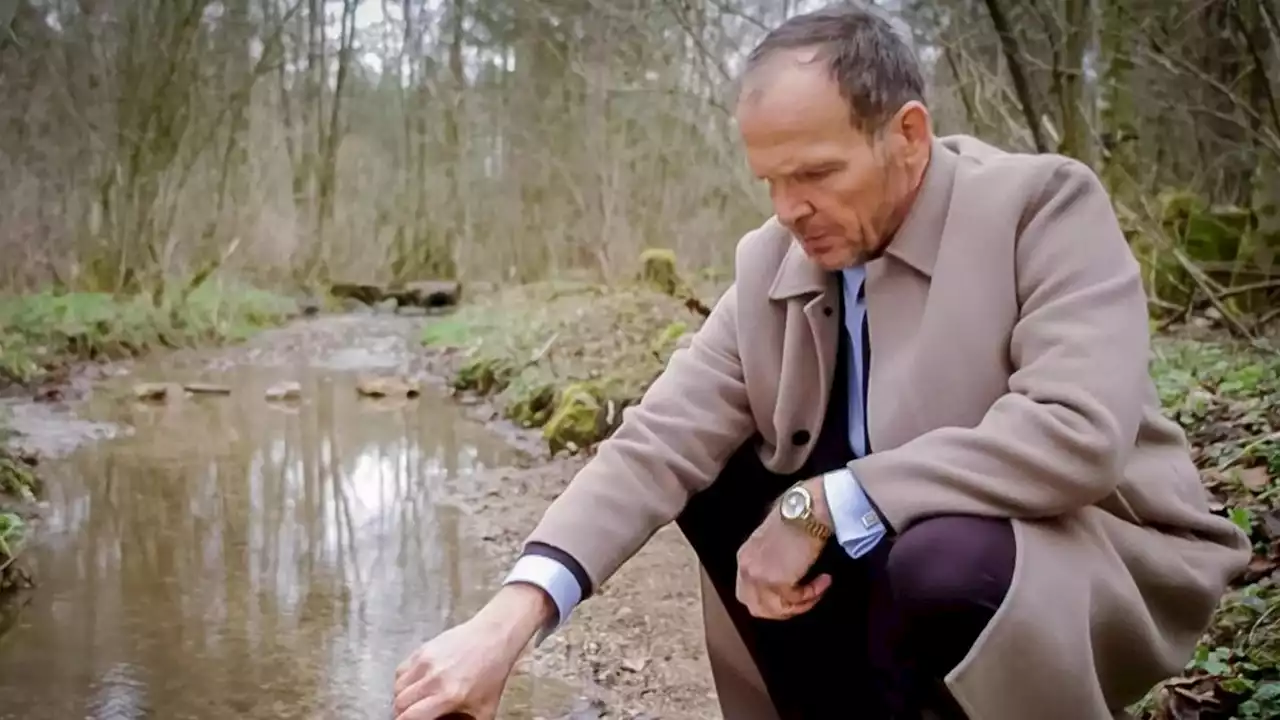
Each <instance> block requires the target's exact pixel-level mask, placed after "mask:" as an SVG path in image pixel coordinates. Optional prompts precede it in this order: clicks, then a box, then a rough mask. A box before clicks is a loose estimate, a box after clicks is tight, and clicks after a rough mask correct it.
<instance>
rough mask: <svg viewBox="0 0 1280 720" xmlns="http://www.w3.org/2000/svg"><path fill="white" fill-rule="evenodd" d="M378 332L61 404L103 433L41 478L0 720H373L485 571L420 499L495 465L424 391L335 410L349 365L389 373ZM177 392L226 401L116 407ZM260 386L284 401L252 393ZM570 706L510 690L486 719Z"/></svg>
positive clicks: (471, 430) (187, 371) (285, 341)
mask: <svg viewBox="0 0 1280 720" xmlns="http://www.w3.org/2000/svg"><path fill="white" fill-rule="evenodd" d="M381 322H383V323H384V324H385V322H386V321H381ZM402 322H403V321H397V323H402ZM397 323H391V324H390V325H386V326H385V327H382V328H381V330H378V328H377V327H375V328H373V329H372V330H371V329H370V328H368V327H365V326H366V325H370V324H372V325H375V326H376V323H372V322H370V323H363V322H356V323H346V324H341V325H340V326H339V329H340V332H337V333H335V334H334V335H333V336H332V337H326V336H325V334H324V333H302V334H301V335H300V336H295V335H287V336H285V335H282V336H281V338H282V339H279V341H278V342H277V343H276V345H277V347H271V346H270V344H269V343H268V344H262V343H260V344H259V345H258V346H257V349H249V350H246V351H243V352H240V353H239V354H234V353H232V354H227V353H222V354H220V355H218V356H209V357H202V356H200V355H199V354H196V355H194V356H188V357H187V359H186V361H185V363H183V362H178V361H175V360H169V361H166V362H165V363H164V364H153V365H143V366H140V367H138V368H136V369H135V370H134V371H133V372H132V373H131V374H130V376H129V377H123V378H117V379H115V380H113V381H111V382H108V383H107V384H106V385H105V386H104V387H103V388H102V389H101V390H100V391H98V392H95V393H94V394H93V396H92V397H91V399H90V400H88V401H87V402H85V403H82V404H81V405H79V406H77V407H75V408H74V411H75V414H76V415H77V416H78V418H79V420H78V422H79V423H81V425H82V426H83V424H84V422H85V421H89V422H103V423H110V424H114V425H115V426H116V427H117V428H119V429H120V430H121V431H120V432H117V433H116V437H112V438H108V439H99V440H96V441H92V442H90V443H88V444H84V445H82V446H80V447H79V448H78V449H76V450H74V451H73V452H71V453H70V454H68V455H66V456H65V457H61V458H58V459H55V460H51V461H48V462H46V463H44V464H43V466H42V473H43V476H44V478H45V480H46V483H47V498H46V499H47V501H48V508H47V513H46V515H47V517H46V519H45V520H44V523H43V527H42V528H41V530H40V532H39V536H38V541H37V543H36V544H35V545H34V546H33V547H32V549H31V551H30V552H31V557H30V559H31V561H32V565H33V569H34V571H35V576H36V578H37V579H38V582H39V585H38V587H37V588H36V590H35V591H33V592H32V593H31V594H30V595H29V597H27V598H25V600H24V604H23V606H22V607H21V609H20V610H19V612H18V613H17V615H16V619H15V620H14V621H13V627H12V629H11V630H10V631H9V632H8V633H6V634H5V635H4V636H3V637H2V638H0V718H3V719H5V720H8V719H10V718H12V719H15V720H16V719H18V718H22V719H23V720H71V719H78V718H88V719H92V720H107V719H111V720H117V719H119V720H132V719H135V718H160V719H164V720H182V719H185V718H200V719H202V720H204V719H208V720H220V719H222V718H241V719H255V720H256V719H258V718H272V719H276V718H304V717H305V718H342V719H344V720H348V719H350V720H362V719H364V718H379V719H384V718H389V717H390V716H391V712H390V698H391V692H390V688H391V684H392V681H393V675H394V670H395V667H396V665H398V664H399V663H400V661H401V660H402V659H403V658H404V657H405V656H406V655H407V654H408V653H409V652H410V651H412V649H413V648H414V647H416V646H417V645H418V644H419V643H420V642H421V641H422V640H423V639H425V638H427V637H430V636H431V635H433V634H435V633H437V632H439V631H440V630H441V629H442V628H443V627H445V626H446V625H448V624H451V623H453V622H456V621H458V620H459V619H462V618H464V617H465V616H466V615H467V614H469V613H470V612H471V611H473V610H474V609H475V608H476V607H477V606H478V604H479V603H480V602H483V600H484V598H485V597H486V596H487V594H488V592H489V591H490V589H491V588H492V586H493V584H494V583H495V582H496V581H497V580H498V579H500V577H501V573H502V572H503V570H504V569H505V568H501V567H496V566H494V565H493V564H492V563H490V562H487V561H486V560H485V559H484V556H483V554H482V553H481V552H479V551H478V550H477V549H476V548H474V547H469V546H468V544H467V542H465V540H464V532H463V531H462V527H461V525H462V524H463V523H465V516H462V515H461V514H460V513H459V511H458V510H457V509H456V508H452V507H450V506H448V505H445V504H442V503H441V502H439V500H438V498H439V497H440V496H441V495H442V494H443V493H444V492H445V491H446V490H447V488H448V487H449V486H450V484H452V483H465V482H466V481H467V479H468V477H470V476H471V475H472V474H474V473H477V472H480V471H483V470H484V469H485V468H489V467H495V466H501V465H505V464H508V463H510V462H512V461H513V459H514V458H513V456H512V451H511V450H510V448H509V446H507V445H506V444H504V443H503V442H502V440H501V439H500V438H497V437H496V436H491V435H490V434H489V433H487V432H486V431H485V430H484V429H483V428H482V427H479V426H477V425H475V424H473V423H470V422H467V421H465V420H463V419H461V416H460V414H459V413H458V411H457V410H456V408H455V407H454V406H453V405H452V404H450V403H449V402H448V401H447V400H446V399H444V398H443V397H440V396H438V395H437V394H436V393H434V392H433V391H432V390H431V389H430V388H429V387H428V388H425V389H424V394H423V396H422V397H420V398H417V399H414V400H401V401H399V402H388V401H371V400H367V399H361V398H359V397H357V394H356V392H355V389H354V382H355V378H356V373H357V372H359V371H362V370H369V369H372V368H378V367H382V368H392V367H396V366H397V365H398V364H400V363H402V361H403V356H404V353H405V352H406V347H407V346H406V345H405V342H404V337H402V336H401V335H398V334H397V332H398V331H402V330H405V329H406V328H407V327H409V326H405V325H403V324H397ZM393 331H394V332H393ZM281 332H282V333H283V332H285V331H281ZM195 379H199V380H201V381H206V382H218V383H224V384H227V385H230V386H231V387H232V388H233V392H232V394H231V395H230V396H193V397H189V398H186V399H183V400H177V401H174V402H167V403H150V404H143V403H139V402H137V401H135V400H134V399H133V398H132V397H131V396H130V395H129V387H130V385H131V383H132V382H134V381H138V380H178V381H183V380H195ZM279 380H295V381H297V382H299V383H300V384H301V386H302V398H303V399H302V400H301V401H295V402H288V403H272V402H268V401H267V400H265V399H264V392H265V389H266V388H267V387H268V386H270V385H271V384H272V383H274V382H277V381H279ZM28 415H29V416H32V417H33V416H35V415H38V413H28ZM28 419H29V420H30V417H29V418H28ZM41 422H45V423H50V426H49V427H46V428H45V429H44V431H45V432H50V429H51V428H55V427H56V426H57V421H56V419H55V420H50V419H48V418H44V419H43V420H41ZM19 425H20V426H21V423H19ZM28 425H30V422H29V423H28ZM93 427H99V428H100V427H103V426H93ZM101 434H102V433H99V435H101ZM37 440H38V438H37ZM572 697H573V694H572V693H571V692H570V690H569V689H568V688H566V687H564V686H562V685H559V684H557V683H554V682H551V681H539V680H531V679H529V678H519V679H517V680H516V681H514V682H513V684H512V686H511V687H510V689H509V691H508V697H507V700H506V702H505V706H506V708H507V709H506V710H505V711H504V717H508V718H532V717H554V716H557V715H561V714H563V713H564V712H565V711H566V710H567V707H568V705H569V702H570V700H571V699H572Z"/></svg>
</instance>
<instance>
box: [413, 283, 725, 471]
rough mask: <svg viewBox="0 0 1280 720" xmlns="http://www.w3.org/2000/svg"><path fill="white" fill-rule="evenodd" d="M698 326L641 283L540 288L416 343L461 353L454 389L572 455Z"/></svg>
mask: <svg viewBox="0 0 1280 720" xmlns="http://www.w3.org/2000/svg"><path fill="white" fill-rule="evenodd" d="M701 322H702V318H701V317H700V316H698V315H697V314H696V313H692V312H690V311H689V310H688V309H686V303H685V302H684V301H683V300H682V299H680V298H674V297H671V296H670V295H668V294H666V293H665V292H663V291H662V290H661V289H659V288H655V287H652V286H650V285H649V284H648V283H647V282H641V283H638V284H635V285H628V286H625V287H619V288H614V289H607V288H604V287H602V286H598V285H592V284H587V283H545V284H538V285H528V286H521V287H517V288H512V289H510V290H507V291H505V292H503V293H501V294H499V295H497V296H495V297H493V298H491V299H489V300H488V301H487V302H485V303H483V304H479V305H469V306H466V307H464V308H462V309H461V310H459V311H458V312H457V313H456V314H454V315H453V316H451V317H449V318H446V319H442V320H439V321H436V322H434V323H432V324H430V325H428V327H427V329H426V331H425V335H424V337H423V341H424V343H426V344H427V345H430V346H435V347H442V346H451V347H459V348H463V349H464V350H465V352H464V353H463V354H462V357H461V359H460V361H459V362H458V364H457V366H456V368H455V369H454V374H453V377H452V384H453V387H454V388H455V389H456V390H459V391H467V392H475V393H477V394H480V395H486V396H494V397H495V398H496V400H497V401H498V403H497V404H498V405H499V406H500V407H501V408H502V410H503V413H504V415H505V416H506V417H508V418H510V419H511V420H513V421H515V422H517V423H519V424H520V425H522V426H524V427H528V428H541V429H542V431H543V436H544V438H545V439H546V441H547V444H548V447H549V448H550V449H551V450H552V451H553V452H558V451H560V450H569V451H570V452H577V451H582V450H586V449H588V448H590V447H591V446H592V445H594V444H596V443H598V442H599V441H600V440H601V439H603V438H604V437H606V436H607V435H608V434H609V433H610V432H612V430H613V429H614V428H616V427H617V425H618V422H619V421H620V419H621V415H622V410H623V408H625V407H626V406H628V405H630V404H632V403H634V402H635V401H636V400H637V399H638V398H639V397H640V396H641V395H642V394H643V392H644V390H645V389H646V388H647V387H648V386H649V383H650V382H652V381H653V379H654V378H655V377H656V376H657V375H658V373H659V372H660V371H661V370H662V368H663V366H664V365H665V364H666V362H667V360H668V358H670V356H671V353H672V352H673V351H674V350H675V348H676V347H677V344H678V342H679V340H680V338H681V337H682V336H684V334H685V333H686V332H688V331H690V330H694V329H696V328H697V327H698V326H699V325H700V324H701Z"/></svg>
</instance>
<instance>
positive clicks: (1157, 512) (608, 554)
mask: <svg viewBox="0 0 1280 720" xmlns="http://www.w3.org/2000/svg"><path fill="white" fill-rule="evenodd" d="M838 293H839V288H838V285H837V280H836V278H835V276H834V275H832V274H830V273H826V272H823V271H822V270H821V269H820V268H819V267H817V266H816V265H815V264H813V263H812V262H811V261H810V260H809V259H808V258H807V257H806V256H805V254H804V253H803V251H802V250H801V248H800V247H799V246H798V245H797V244H796V243H795V242H794V241H793V239H792V237H791V236H790V234H789V233H788V232H787V231H786V230H785V229H784V228H783V227H782V226H781V225H780V224H778V223H777V221H776V220H775V219H770V220H769V221H768V222H766V223H765V224H764V225H763V226H761V227H760V228H759V229H757V230H755V231H753V232H751V233H749V234H747V235H746V236H745V237H744V238H742V239H741V241H740V242H739V244H738V247H737V252H736V268H735V282H734V284H733V285H732V286H731V287H730V289H729V290H728V291H727V292H726V293H725V294H724V295H723V296H722V297H721V299H720V300H719V302H718V303H717V305H716V307H715V308H714V311H713V312H712V314H711V316H710V317H709V318H708V319H707V321H706V322H705V323H704V325H703V327H702V328H701V329H700V330H699V332H698V333H697V334H696V335H695V336H694V338H693V340H692V342H691V344H690V346H689V347H688V348H687V349H684V350H680V351H677V352H676V353H675V354H674V355H673V356H672V358H671V360H670V362H669V364H668V367H667V368H666V370H665V372H663V374H662V375H661V377H660V378H658V379H657V380H656V381H655V383H654V384H653V385H652V386H651V387H650V389H649V391H648V392H647V393H646V395H645V397H644V398H643V400H642V401H641V402H640V403H638V404H637V405H636V406H635V407H633V408H631V409H630V410H628V411H627V414H626V416H625V419H624V421H623V423H622V425H621V427H620V428H619V429H618V430H617V431H616V433H615V434H614V435H613V436H612V437H611V438H610V439H609V440H607V441H606V442H604V443H602V444H601V445H600V447H599V449H598V453H597V454H596V456H595V457H594V458H592V460H591V461H590V462H589V463H588V464H587V465H586V466H585V467H584V468H583V469H582V470H581V472H580V473H579V474H578V475H577V476H576V477H575V478H574V479H573V480H572V481H571V482H570V483H569V485H568V487H567V488H566V489H565V491H564V492H563V493H562V494H561V495H560V497H559V498H558V499H556V500H555V501H554V502H553V503H552V504H551V506H550V507H549V509H548V510H547V512H546V514H545V516H544V517H543V519H542V521H541V522H540V524H539V525H538V526H537V527H536V528H535V530H534V532H533V533H532V536H531V538H530V539H532V540H537V541H541V542H545V543H549V544H551V545H554V546H556V547H559V548H560V549H562V550H564V551H566V552H568V553H569V554H570V555H572V556H573V557H574V558H576V559H577V560H578V561H579V562H580V563H581V564H582V565H583V567H584V569H585V570H586V571H587V573H588V574H589V575H590V576H591V578H592V580H593V581H594V583H596V584H597V586H598V585H599V584H601V583H604V582H605V581H606V580H608V579H609V577H610V576H611V575H613V573H614V572H615V571H616V570H617V569H618V568H619V566H620V565H621V564H622V563H624V562H625V561H626V560H627V559H628V558H630V557H631V556H632V554H633V553H635V552H636V551H637V550H638V549H639V548H640V547H641V545H643V544H644V543H645V542H646V541H647V540H648V539H649V537H650V536H651V535H652V534H653V533H654V532H655V531H656V530H657V529H658V528H659V527H661V526H663V525H664V524H667V523H669V522H671V521H672V520H673V519H674V518H675V517H676V515H677V514H678V513H679V512H680V511H681V509H682V508H683V507H684V505H685V502H686V501H687V499H688V498H689V497H690V495H691V494H693V493H696V492H698V491H699V490H701V489H703V488H706V487H707V486H708V485H709V484H710V483H711V482H712V481H713V480H714V479H715V478H716V477H717V474H718V472H719V470H720V469H721V468H722V467H723V465H724V464H725V462H726V461H727V459H728V457H729V456H730V454H731V453H732V452H733V451H734V450H735V449H736V448H737V447H738V446H740V445H741V443H743V442H744V441H746V440H748V439H749V438H750V437H752V436H753V435H754V434H756V433H759V435H760V436H761V437H762V438H763V442H762V444H760V446H759V454H760V457H761V458H762V460H763V462H764V463H765V465H766V466H767V467H768V468H769V469H770V470H772V471H774V472H778V473H789V472H795V471H796V470H797V469H798V468H799V467H800V466H801V464H802V463H803V462H804V460H805V458H806V457H807V455H808V453H809V452H810V451H811V444H810V445H805V446H801V447H797V446H796V445H794V444H793V443H792V436H793V434H795V433H796V432H797V431H799V430H806V431H808V437H809V438H817V437H818V434H819V429H820V427H819V426H820V424H821V422H822V420H823V414H824V412H823V411H824V407H825V401H826V398H827V394H828V388H829V387H830V386H831V382H832V372H833V368H834V365H835V358H836V343H837V338H838V337H839V327H838V322H839V313H832V314H830V315H828V314H826V313H824V312H823V309H824V308H825V307H828V306H831V305H833V304H834V303H836V302H838ZM866 299H867V304H868V313H869V323H870V324H869V329H870V338H871V366H870V378H869V392H868V400H867V403H868V420H869V423H870V428H869V432H870V438H871V446H872V448H873V450H874V452H873V453H872V454H870V455H868V456H866V457H864V458H860V459H857V460H854V461H853V462H852V463H850V467H851V468H852V470H853V472H854V473H855V475H856V476H857V478H858V479H859V480H860V481H861V483H862V484H863V486H864V487H865V488H866V490H867V492H868V493H869V495H870V496H871V497H872V498H873V499H874V501H875V503H876V504H877V506H878V507H879V508H880V509H881V511H882V512H883V513H884V514H885V516H886V518H887V519H888V520H889V522H890V523H891V524H892V525H893V527H895V528H896V529H897V530H898V531H904V530H908V529H909V528H910V527H911V526H912V524H913V523H916V522H918V521H919V520H922V519H924V518H928V517H930V516H933V515H938V514H957V513H967V514H977V515H988V516H998V517H1008V518H1012V519H1013V524H1014V529H1015V538H1016V541H1017V555H1016V557H1017V560H1016V567H1015V571H1014V577H1013V584H1012V587H1011V588H1010V591H1009V593H1008V595H1007V597H1006V599H1005V601H1004V604H1003V605H1002V606H1001V607H1000V609H999V611H998V613H997V614H996V616H995V618H994V619H993V620H992V621H991V623H990V624H989V626H988V627H987V628H986V630H985V632H984V633H983V634H982V635H981V636H980V638H979V639H978V641H977V643H976V644H975V645H974V647H973V648H972V650H971V651H970V652H969V654H968V656H967V657H966V658H965V659H964V660H963V661H962V662H961V663H960V665H959V666H958V667H956V668H955V669H954V670H953V671H952V672H951V673H950V674H949V675H948V676H947V678H946V683H947V685H948V687H949V688H950V690H951V692H952V693H953V695H954V696H955V697H956V699H957V700H958V701H959V703H960V704H961V706H963V707H964V709H965V710H966V711H967V713H968V715H969V717H970V718H973V719H974V720H1028V719H1030V718H1034V719H1035V720H1094V719H1097V720H1102V719H1104V718H1111V717H1112V716H1113V715H1115V714H1118V713H1119V712H1120V711H1121V710H1122V709H1123V708H1124V707H1125V706H1126V705H1128V704H1130V703H1132V702H1134V701H1136V700H1138V699H1140V698H1141V697H1142V695H1143V694H1144V693H1145V692H1146V691H1147V690H1148V689H1150V687H1151V686H1152V685H1153V684H1155V683H1157V682H1158V681H1160V680H1161V679H1163V678H1165V677H1168V676H1171V675H1176V674H1177V673H1179V672H1180V671H1181V670H1182V668H1183V667H1184V665H1185V664H1186V662H1187V661H1188V660H1189V659H1190V656H1191V653H1192V651H1193V649H1194V647H1195V644H1196V642H1197V639H1198V637H1199V636H1200V635H1201V634H1202V632H1203V631H1204V630H1205V629H1206V627H1207V625H1208V623H1209V620H1210V616H1211V613H1212V612H1213V610H1214V607H1215V605H1216V604H1217V603H1218V601H1219V599H1220V597H1221V596H1222V594H1223V593H1224V591H1225V588H1226V585H1227V584H1228V582H1229V581H1230V580H1231V579H1232V578H1233V576H1235V575H1236V574H1237V573H1239V572H1241V571H1242V570H1243V569H1244V567H1245V565H1246V563H1247V562H1248V559H1249V543H1248V541H1247V539H1246V538H1245V536H1244V535H1243V533H1241V532H1240V531H1239V530H1238V529H1237V528H1236V527H1235V526H1234V525H1233V524H1232V523H1230V522H1229V521H1227V520H1225V519H1222V518H1219V517H1217V516H1215V515H1212V514H1211V513H1210V511H1209V508H1208V502H1207V497H1206V493H1205V491H1204V489H1203V487H1202V485H1201V483H1200V479H1199V477H1198V474H1197V472H1196V469H1195V467H1194V466H1193V464H1192V462H1191V460H1190V456H1189V452H1188V446H1187V442H1186V439H1185V437H1184V435H1183V434H1182V432H1181V430H1180V429H1179V428H1178V427H1177V426H1176V425H1175V424H1173V423H1172V422H1170V421H1169V420H1167V419H1165V418H1164V417H1162V415H1161V412H1160V408H1159V404H1158V399H1157V396H1156V392H1155V388H1154V384H1153V382H1152V380H1151V378H1150V376H1149V374H1148V361H1149V329H1148V316H1147V309H1146V295H1145V293H1144V290H1143V286H1142V283H1141V281H1140V277H1139V268H1138V265H1137V263H1136V261H1135V259H1134V257H1133V255H1132V254H1131V252H1130V250H1129V248H1128V246H1127V244H1126V242H1125V238H1124V237H1123V235H1122V233H1121V230H1120V227H1119V225H1118V223H1117V220H1116V218H1115V215H1114V214H1113V210H1112V206H1111V203H1110V200H1109V198H1108V195H1107V193H1106V192H1105V190H1104V188H1103V187H1102V185H1101V184H1100V183H1099V181H1098V179H1097V178H1096V176H1095V175H1094V174H1093V173H1092V172H1091V171H1090V170H1089V169H1088V168H1087V167H1086V166H1084V165H1082V164H1080V163H1077V162H1075V161H1073V160H1070V159H1067V158H1063V157H1060V156H1054V155H1025V154H1012V153H1005V152H1002V151H999V150H997V149H995V148H992V147H990V146H988V145H986V144H983V143H981V142H980V141H978V140H975V139H972V138H968V137H963V136H955V137H946V138H939V139H936V140H935V141H934V144H933V150H932V157H931V160H930V164H929V169H928V170H927V172H926V174H925V178H924V181H923V186H922V188H921V191H920V193H919V194H918V196H917V198H916V200H915V202H914V204H913V206H912V209H911V211H910V213H909V215H908V217H907V219H906V221H905V222H904V224H903V225H902V227H901V229H900V230H899V231H898V232H897V234H896V236H895V237H894V239H893V240H892V242H891V243H890V245H889V246H888V249H887V251H886V253H885V254H884V255H883V256H882V257H881V258H879V259H877V260H875V261H872V262H871V263H869V265H868V266H867V292H866ZM703 604H704V611H705V620H706V627H707V647H708V653H709V655H710V658H711V663H712V668H713V672H714V675H715V679H716V685H717V691H718V694H719V697H720V701H721V704H722V707H723V709H724V712H725V717H726V718H728V720H755V719H756V718H761V719H763V718H770V717H774V715H773V713H772V711H771V710H770V705H769V703H768V700H767V696H766V695H764V693H763V688H762V683H761V681H760V678H759V674H758V672H757V671H756V670H755V668H754V665H753V664H752V662H751V660H750V658H749V657H748V656H747V654H746V651H745V648H744V647H743V645H742V641H741V639H740V638H739V637H738V635H737V633H736V631H735V630H734V628H733V625H732V623H731V622H730V621H729V619H728V616H727V615H726V614H725V609H724V607H723V606H722V605H721V604H720V602H719V600H718V599H717V597H716V595H715V593H714V591H711V590H710V586H709V583H708V581H707V579H706V577H705V576H704V577H703ZM858 706H859V702H858V699H857V698H850V705H849V707H850V713H849V715H848V717H850V718H856V717H857V715H856V708H857V707H858Z"/></svg>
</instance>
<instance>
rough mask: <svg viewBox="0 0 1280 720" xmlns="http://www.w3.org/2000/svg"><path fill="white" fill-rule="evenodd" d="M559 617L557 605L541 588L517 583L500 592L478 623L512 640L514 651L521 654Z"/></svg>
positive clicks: (481, 611) (503, 587)
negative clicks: (489, 625) (486, 624)
mask: <svg viewBox="0 0 1280 720" xmlns="http://www.w3.org/2000/svg"><path fill="white" fill-rule="evenodd" d="M556 614H557V611H556V606H555V603H554V602H553V601H552V599H551V596H549V595H548V594H547V593H546V592H545V591H544V590H542V588H539V587H537V586H536V585H532V584H529V583H524V582H515V583H510V584H507V585H503V586H502V587H501V588H499V590H498V592H497V593H495V594H494V596H493V598H492V599H490V600H489V602H488V603H487V604H486V605H485V606H484V608H482V609H481V610H480V612H479V614H478V615H477V619H479V620H482V621H483V622H485V623H489V624H491V625H492V626H493V627H494V629H495V630H496V631H498V632H500V633H501V634H502V635H503V636H504V637H506V638H507V639H508V640H510V646H511V649H512V651H513V652H519V651H520V650H523V649H524V647H525V646H526V645H528V644H529V641H530V640H532V639H533V637H534V635H536V634H537V633H538V631H539V630H541V629H542V628H543V627H545V626H546V625H547V624H548V623H550V622H551V621H552V620H553V619H554V618H555V617H556Z"/></svg>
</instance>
